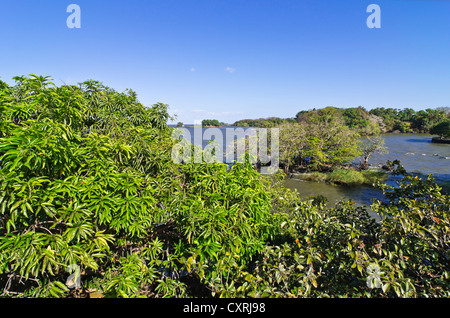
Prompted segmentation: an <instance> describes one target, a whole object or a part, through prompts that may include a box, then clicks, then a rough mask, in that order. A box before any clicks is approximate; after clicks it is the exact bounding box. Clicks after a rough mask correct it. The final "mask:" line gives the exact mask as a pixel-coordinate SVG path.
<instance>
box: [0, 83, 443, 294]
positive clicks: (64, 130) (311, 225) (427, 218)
mask: <svg viewBox="0 0 450 318" xmlns="http://www.w3.org/2000/svg"><path fill="white" fill-rule="evenodd" d="M14 79H15V81H16V83H15V85H13V86H9V85H8V84H6V83H4V82H0V251H1V254H0V293H1V296H2V297H94V295H95V297H155V298H161V297H283V298H287V297H380V298H386V297H449V296H450V289H449V281H450V280H449V268H450V252H449V251H450V248H449V247H450V246H449V243H448V234H449V227H450V221H449V210H450V200H449V197H448V196H447V195H445V194H443V193H442V192H441V188H440V187H439V186H438V185H437V184H436V183H435V182H434V180H433V178H432V177H431V176H428V177H427V178H424V179H421V178H417V177H413V176H411V175H409V174H408V173H406V171H404V169H403V168H402V166H401V163H400V162H398V161H394V162H387V163H386V165H388V166H389V167H390V170H391V171H392V174H393V176H394V177H395V178H396V182H397V185H396V186H388V185H386V184H382V183H380V184H379V186H380V187H381V188H382V189H383V192H384V194H385V200H384V201H378V200H374V202H373V204H372V206H371V207H370V208H371V210H372V211H374V212H375V213H378V214H379V216H380V221H376V220H375V219H374V218H372V217H371V216H369V213H368V208H367V207H355V205H354V204H353V202H351V201H343V202H340V203H339V204H338V205H336V207H333V208H331V207H328V206H327V205H326V204H325V203H324V202H323V201H322V200H320V199H318V198H310V199H307V200H302V199H300V197H299V196H298V195H297V194H296V193H295V192H293V191H290V190H288V189H286V188H285V187H284V186H283V178H284V175H283V174H282V173H278V174H276V175H275V176H265V175H261V174H259V173H258V172H257V171H256V170H255V167H254V166H253V165H252V164H250V163H248V162H244V163H236V164H234V165H232V166H231V167H229V166H227V165H225V164H222V163H209V164H207V163H184V164H183V163H180V164H178V163H174V162H173V161H172V160H171V149H172V147H173V145H174V144H175V143H176V142H177V140H174V139H172V138H171V128H169V127H168V126H167V121H168V120H169V119H171V118H170V116H169V113H168V106H167V105H165V104H163V103H157V104H154V105H152V106H150V107H145V106H144V105H142V104H141V103H140V102H139V100H138V97H137V95H136V93H135V92H134V91H131V90H127V91H125V92H122V93H121V92H117V91H115V90H114V89H112V88H109V87H106V86H104V85H103V84H102V83H100V82H97V81H93V80H89V81H85V82H83V83H80V84H78V85H64V86H60V87H57V86H55V85H54V84H53V83H52V82H51V81H52V80H51V79H50V78H49V77H42V76H37V75H30V76H20V77H15V78H14ZM322 115H324V114H321V115H320V116H319V115H318V114H317V113H311V114H309V113H305V114H300V115H299V116H298V118H297V120H306V121H308V122H310V123H315V124H316V126H317V127H318V128H317V131H316V130H314V131H313V132H312V133H315V134H316V136H314V135H310V140H311V141H313V143H312V145H315V146H316V147H315V148H314V147H312V148H309V150H308V151H310V152H314V151H317V153H318V154H321V153H323V151H322V150H320V149H325V148H320V147H319V144H320V142H321V136H324V134H325V133H326V132H327V131H332V132H333V134H331V135H330V136H329V138H328V139H329V140H330V145H331V144H332V141H333V140H335V139H334V138H335V137H333V136H338V135H339V134H340V133H342V132H340V130H342V129H341V128H343V127H344V126H345V127H347V129H348V130H344V133H346V134H347V135H348V136H349V138H353V136H354V134H357V132H355V130H352V129H350V128H348V125H355V126H356V127H359V128H366V126H365V124H364V122H361V121H360V120H359V117H357V118H356V119H355V120H354V121H351V122H347V121H342V119H340V118H339V117H336V116H335V115H334V114H333V113H332V111H331V110H330V112H329V113H327V114H325V115H324V116H322ZM347 115H348V116H349V117H351V116H352V115H351V114H350V113H348V114H347ZM347 115H346V116H347ZM378 115H379V116H382V114H381V113H378ZM378 115H377V116H378ZM305 116H311V118H309V119H306V117H305ZM358 116H359V115H358ZM417 118H418V117H417ZM411 123H412V121H411ZM278 124H280V123H278ZM278 124H277V125H278ZM281 124H288V125H290V124H292V123H291V122H289V123H286V122H285V123H281ZM311 125H312V124H311ZM424 125H428V126H429V125H431V123H430V122H427V123H426V124H424ZM298 126H301V125H297V126H295V128H296V129H297V127H298ZM394 126H395V125H394ZM394 126H393V128H394ZM428 126H426V127H428ZM330 127H331V128H333V129H334V130H333V129H330ZM415 127H416V126H415V124H414V125H413V124H411V126H410V128H411V129H414V128H415ZM423 127H425V126H423ZM337 128H339V129H337ZM358 134H359V133H358ZM314 141H315V142H316V143H314ZM327 148H329V149H330V152H329V153H327V156H328V155H330V156H329V158H331V160H332V161H331V162H332V163H333V164H334V163H335V164H340V163H341V162H340V160H341V159H342V158H343V157H345V156H346V155H345V154H343V153H341V151H340V148H339V147H331V146H330V147H327ZM350 148H351V147H350ZM319 150H320V151H319ZM331 154H334V156H333V155H331ZM317 158H319V159H318V160H320V158H321V155H318V156H317ZM327 160H328V159H327ZM318 163H320V164H323V162H320V161H316V164H318Z"/></svg>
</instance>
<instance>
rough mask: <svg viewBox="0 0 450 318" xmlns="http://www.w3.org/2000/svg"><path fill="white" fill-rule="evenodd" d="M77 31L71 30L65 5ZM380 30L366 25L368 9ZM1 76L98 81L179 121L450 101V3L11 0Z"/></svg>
mask: <svg viewBox="0 0 450 318" xmlns="http://www.w3.org/2000/svg"><path fill="white" fill-rule="evenodd" d="M72 3H74V4H78V5H79V6H80V8H81V28H80V29H70V28H68V27H67V25H66V19H67V18H68V17H69V15H70V13H67V12H66V8H67V6H69V5H70V4H72ZM372 3H374V4H378V5H379V6H380V8H381V28H379V29H369V28H368V27H367V24H366V20H367V18H368V16H369V15H370V13H367V12H366V9H367V6H368V5H369V4H372ZM0 32H1V40H0V43H1V44H0V48H1V49H0V77H1V79H2V80H4V81H6V82H8V83H11V84H13V80H12V77H13V76H16V75H27V74H30V73H36V74H38V75H50V76H51V77H52V78H54V82H55V84H57V85H62V84H63V83H67V84H76V83H78V82H82V81H84V80H87V79H95V80H99V81H101V82H103V83H104V84H105V85H107V86H109V87H112V88H114V89H116V90H117V91H123V90H125V89H127V88H131V89H133V90H135V91H136V92H137V93H138V96H139V99H140V101H141V102H142V103H143V104H145V105H152V104H154V103H157V102H163V103H166V104H169V105H170V109H169V110H170V113H171V114H177V115H178V118H177V119H176V121H182V122H184V123H193V121H194V120H201V119H219V120H220V121H224V122H227V123H233V122H234V121H236V120H239V119H244V118H265V117H269V116H277V117H294V116H295V114H296V113H297V112H298V111H300V110H306V109H311V108H314V107H315V108H321V107H326V106H336V107H356V106H364V107H366V108H367V109H371V108H373V107H395V108H404V107H411V108H413V109H416V110H418V109H424V108H428V107H431V108H435V107H440V106H450V1H444V0H440V1H439V0H435V1H426V0H424V1H420V0H370V1H365V0H345V1H344V0H342V1H337V0H129V1H124V0H122V1H116V0H108V1H106V0H70V1H64V0H58V1H55V0H40V1H35V0H14V1H6V0H4V1H2V3H1V4H0Z"/></svg>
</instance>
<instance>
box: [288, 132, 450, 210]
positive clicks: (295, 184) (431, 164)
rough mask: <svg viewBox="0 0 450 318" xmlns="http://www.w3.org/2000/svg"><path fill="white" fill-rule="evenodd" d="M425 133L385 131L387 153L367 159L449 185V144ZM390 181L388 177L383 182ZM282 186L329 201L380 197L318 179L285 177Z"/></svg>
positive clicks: (368, 189) (366, 200)
mask: <svg viewBox="0 0 450 318" xmlns="http://www.w3.org/2000/svg"><path fill="white" fill-rule="evenodd" d="M431 137H433V136H431V135H427V134H385V135H383V138H384V141H385V146H386V147H387V150H388V153H387V154H382V155H375V156H373V158H371V159H370V160H369V163H370V164H371V165H373V166H377V165H382V164H384V163H386V161H387V160H391V161H393V160H396V159H398V160H400V161H401V164H402V165H403V167H404V168H405V169H406V171H407V172H410V173H414V174H418V175H423V176H426V175H427V174H429V173H431V174H433V177H435V178H436V180H437V181H438V182H439V183H441V184H443V185H446V186H447V187H448V186H449V185H450V145H448V144H435V143H432V142H431ZM387 182H388V183H392V179H391V180H388V181H387ZM286 186H287V187H288V188H291V189H297V191H298V192H299V195H300V196H302V197H305V198H306V197H309V196H315V195H319V194H321V195H323V196H325V197H327V199H328V201H329V203H330V204H334V203H335V202H337V201H339V200H342V199H351V200H353V201H355V203H356V204H357V205H370V204H371V203H372V200H373V199H375V198H376V199H382V198H383V196H382V193H381V191H380V190H378V189H374V188H371V187H346V186H335V185H329V184H324V183H319V182H307V181H301V180H296V179H288V180H286Z"/></svg>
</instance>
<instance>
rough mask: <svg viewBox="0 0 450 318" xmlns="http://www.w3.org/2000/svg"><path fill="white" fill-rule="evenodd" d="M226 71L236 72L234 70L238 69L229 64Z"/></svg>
mask: <svg viewBox="0 0 450 318" xmlns="http://www.w3.org/2000/svg"><path fill="white" fill-rule="evenodd" d="M225 71H227V72H228V73H234V72H235V71H236V69H235V68H232V67H229V66H227V67H226V68H225Z"/></svg>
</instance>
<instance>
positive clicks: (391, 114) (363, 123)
mask: <svg viewBox="0 0 450 318" xmlns="http://www.w3.org/2000/svg"><path fill="white" fill-rule="evenodd" d="M312 114H317V115H319V116H320V115H321V114H327V115H330V114H331V115H333V116H336V117H340V118H341V119H342V120H343V121H344V123H345V125H346V126H348V127H349V128H351V129H356V130H359V131H360V132H362V133H363V134H373V133H377V132H402V133H408V132H420V133H429V132H430V131H431V129H432V128H433V127H434V126H436V125H438V124H440V123H443V122H446V123H448V122H449V121H450V107H440V108H436V109H431V108H428V109H425V110H419V111H415V110H413V109H411V108H404V109H395V108H383V107H377V108H374V109H371V110H370V111H368V110H366V109H365V108H364V107H361V106H360V107H355V108H337V107H332V106H330V107H325V108H322V109H312V110H302V111H299V112H298V113H297V114H296V115H295V117H293V118H278V117H269V118H259V119H243V120H239V121H237V122H235V123H234V124H233V126H240V127H264V128H270V127H277V126H279V125H281V124H284V123H290V122H305V121H308V119H309V118H310V116H311V115H312ZM441 126H442V125H441Z"/></svg>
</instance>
